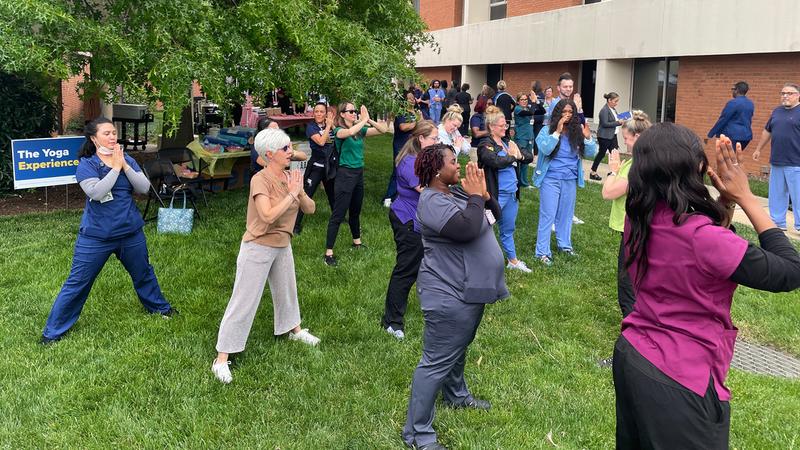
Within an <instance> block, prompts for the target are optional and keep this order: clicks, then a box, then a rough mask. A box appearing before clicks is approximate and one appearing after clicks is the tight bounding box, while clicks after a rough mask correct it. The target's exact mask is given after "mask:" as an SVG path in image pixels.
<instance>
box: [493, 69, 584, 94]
mask: <svg viewBox="0 0 800 450" xmlns="http://www.w3.org/2000/svg"><path fill="white" fill-rule="evenodd" d="M579 68H580V62H577V61H568V62H555V63H530V64H505V65H503V80H505V82H506V85H507V86H508V88H507V89H506V90H507V91H508V93H510V94H512V95H514V97H516V96H517V94H518V93H520V92H525V93H527V92H528V91H530V89H531V84H532V83H533V82H534V81H536V80H539V81H540V82H541V83H542V89H544V88H546V87H547V86H552V87H553V91H554V95H557V94H558V91H557V90H556V88H555V86H556V83H557V82H558V77H559V76H560V75H561V74H562V73H564V72H570V73H571V74H572V77H573V78H574V79H575V80H576V83H577V80H578V79H579V78H578V70H579ZM492 87H494V86H492Z"/></svg>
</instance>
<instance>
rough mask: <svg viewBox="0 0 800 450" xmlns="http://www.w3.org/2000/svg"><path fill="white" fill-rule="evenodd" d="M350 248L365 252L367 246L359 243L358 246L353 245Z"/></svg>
mask: <svg viewBox="0 0 800 450" xmlns="http://www.w3.org/2000/svg"><path fill="white" fill-rule="evenodd" d="M351 247H352V249H353V250H366V249H367V248H368V247H367V244H365V243H363V242H362V243H360V244H353V245H351Z"/></svg>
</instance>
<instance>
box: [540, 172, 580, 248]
mask: <svg viewBox="0 0 800 450" xmlns="http://www.w3.org/2000/svg"><path fill="white" fill-rule="evenodd" d="M577 194H578V182H577V180H558V179H555V178H550V177H545V178H544V179H543V180H542V186H541V187H540V188H539V228H538V230H537V232H536V257H537V258H540V257H542V256H550V257H552V256H553V254H552V252H551V251H550V233H551V227H552V226H553V224H555V226H556V244H557V245H558V248H559V249H562V250H563V249H572V216H573V215H574V214H575V197H576V196H577Z"/></svg>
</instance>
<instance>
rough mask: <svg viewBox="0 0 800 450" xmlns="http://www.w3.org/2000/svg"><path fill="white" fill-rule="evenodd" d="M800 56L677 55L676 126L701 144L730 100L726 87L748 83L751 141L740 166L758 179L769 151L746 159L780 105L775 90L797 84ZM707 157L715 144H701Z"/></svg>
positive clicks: (793, 54)
mask: <svg viewBox="0 0 800 450" xmlns="http://www.w3.org/2000/svg"><path fill="white" fill-rule="evenodd" d="M798 56H800V53H777V54H761V55H729V56H704V57H681V58H680V66H679V71H678V93H677V109H676V117H675V120H676V122H678V123H680V124H682V125H686V126H688V127H689V128H691V129H692V130H694V132H695V133H697V134H698V136H700V137H701V138H703V139H704V140H705V137H706V135H707V133H708V130H710V129H711V127H712V126H714V123H716V121H717V118H719V113H720V111H722V108H723V107H724V106H725V103H726V102H727V101H728V100H730V99H731V87H733V84H734V83H735V82H737V81H739V80H744V81H747V83H748V84H749V85H750V92H748V94H747V96H748V97H749V98H750V99H751V100H752V101H753V103H755V114H754V115H753V141H752V142H751V143H750V145H749V146H748V147H747V149H746V150H745V151H746V154H745V158H744V167H745V170H747V172H748V173H751V174H755V175H761V174H762V170H763V169H764V168H765V167H768V166H769V147H765V148H764V150H762V152H761V158H760V160H759V161H753V159H752V157H751V155H752V152H753V151H754V150H755V148H756V145H757V144H758V141H759V139H760V137H761V131H762V130H763V129H764V125H765V124H766V123H767V119H768V118H769V115H770V113H771V112H772V110H773V109H775V108H776V107H777V106H779V105H780V96H779V92H780V89H781V87H782V86H783V84H784V83H786V82H795V83H797V82H800V58H798ZM705 149H706V154H708V155H709V156H712V155H713V153H712V152H713V151H714V142H713V140H711V139H708V141H707V142H706V143H705Z"/></svg>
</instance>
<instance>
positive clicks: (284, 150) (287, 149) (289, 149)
mask: <svg viewBox="0 0 800 450" xmlns="http://www.w3.org/2000/svg"><path fill="white" fill-rule="evenodd" d="M278 150H280V151H282V152H290V151H292V144H289V145H287V146H285V147H283V148H279V149H278Z"/></svg>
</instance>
